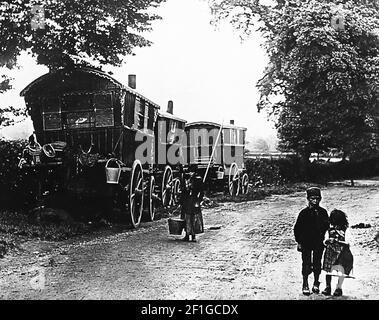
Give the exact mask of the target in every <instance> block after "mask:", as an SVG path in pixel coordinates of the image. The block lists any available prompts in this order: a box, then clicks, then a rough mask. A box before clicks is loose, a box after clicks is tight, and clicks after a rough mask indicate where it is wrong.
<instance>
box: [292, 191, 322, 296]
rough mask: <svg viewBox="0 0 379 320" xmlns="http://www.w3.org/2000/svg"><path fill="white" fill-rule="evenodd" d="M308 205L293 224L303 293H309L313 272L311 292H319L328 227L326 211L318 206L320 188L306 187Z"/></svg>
mask: <svg viewBox="0 0 379 320" xmlns="http://www.w3.org/2000/svg"><path fill="white" fill-rule="evenodd" d="M307 200H308V206H307V207H306V208H304V209H303V210H301V212H300V213H299V215H298V217H297V220H296V223H295V226H294V234H295V240H296V242H297V243H298V247H297V250H298V251H300V252H301V258H302V270H301V273H302V275H303V287H302V292H303V294H304V295H310V294H311V292H310V290H309V286H308V276H309V275H310V274H311V273H312V272H313V276H314V282H313V287H312V292H313V293H320V289H319V286H320V282H319V276H320V273H321V259H322V254H323V251H324V243H323V241H324V238H325V233H326V231H327V230H328V228H329V216H328V213H327V211H326V210H325V209H324V208H322V207H320V201H321V190H320V188H316V187H312V188H309V189H307Z"/></svg>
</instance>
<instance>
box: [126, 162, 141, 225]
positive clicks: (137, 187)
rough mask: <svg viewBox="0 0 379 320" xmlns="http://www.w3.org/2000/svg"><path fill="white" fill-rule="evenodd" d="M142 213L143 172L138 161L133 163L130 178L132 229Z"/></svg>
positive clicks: (137, 223) (139, 220)
mask: <svg viewBox="0 0 379 320" xmlns="http://www.w3.org/2000/svg"><path fill="white" fill-rule="evenodd" d="M142 211H143V172H142V166H141V163H140V162H139V161H135V162H134V163H133V169H132V175H131V178H130V194H129V213H130V218H131V222H132V225H133V227H134V228H136V227H138V226H139V224H140V222H141V217H142Z"/></svg>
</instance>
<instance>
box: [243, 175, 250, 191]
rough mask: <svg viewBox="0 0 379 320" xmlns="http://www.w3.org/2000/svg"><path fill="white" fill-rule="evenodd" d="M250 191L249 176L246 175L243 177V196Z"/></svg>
mask: <svg viewBox="0 0 379 320" xmlns="http://www.w3.org/2000/svg"><path fill="white" fill-rule="evenodd" d="M248 189H249V176H248V175H247V173H245V174H244V175H243V177H242V194H247V192H248Z"/></svg>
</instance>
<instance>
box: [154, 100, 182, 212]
mask: <svg viewBox="0 0 379 320" xmlns="http://www.w3.org/2000/svg"><path fill="white" fill-rule="evenodd" d="M186 122H187V121H186V120H184V119H181V118H178V117H177V116H175V115H174V114H173V102H172V101H169V102H168V106H167V112H159V113H158V123H157V125H156V127H155V131H154V134H155V169H154V171H155V175H156V176H157V180H158V181H159V185H160V186H161V187H160V190H159V193H160V195H161V202H162V205H163V206H164V207H167V206H170V205H176V204H177V203H178V196H179V193H180V187H181V186H180V183H181V179H179V175H180V169H181V168H183V167H184V166H185V163H184V160H185V159H184V158H183V147H184V145H183V143H184V141H185V140H183V138H182V137H183V135H184V129H185V124H186Z"/></svg>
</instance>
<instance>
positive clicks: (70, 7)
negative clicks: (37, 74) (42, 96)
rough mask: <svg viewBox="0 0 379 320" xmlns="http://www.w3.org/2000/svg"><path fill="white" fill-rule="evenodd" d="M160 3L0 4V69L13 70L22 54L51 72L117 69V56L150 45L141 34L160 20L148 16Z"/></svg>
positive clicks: (26, 0) (53, 0)
mask: <svg viewBox="0 0 379 320" xmlns="http://www.w3.org/2000/svg"><path fill="white" fill-rule="evenodd" d="M164 1H165V0H109V1H101V0H82V1H75V0H66V1H59V0H49V1H42V0H18V1H12V2H11V1H6V2H4V1H3V2H1V3H0V16H1V18H0V66H6V67H8V68H12V67H14V66H15V65H16V61H17V57H18V56H19V54H20V53H21V51H24V50H29V51H30V52H31V53H32V54H33V55H34V56H35V57H36V58H37V62H38V63H40V64H44V65H46V66H48V67H50V68H59V67H63V66H67V65H70V64H73V63H79V64H80V63H84V64H85V63H86V59H87V58H92V59H94V60H95V61H97V62H99V63H101V64H110V65H114V66H119V65H120V64H121V63H122V59H123V58H122V56H125V55H127V54H133V49H134V48H135V47H144V46H149V45H150V44H151V42H150V41H149V40H147V39H145V38H144V37H143V36H142V35H141V34H142V33H143V32H146V31H150V30H151V22H152V21H154V20H156V19H158V18H160V17H158V16H157V15H155V14H152V13H149V12H148V9H149V8H154V7H157V6H158V5H159V4H160V3H162V2H164Z"/></svg>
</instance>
